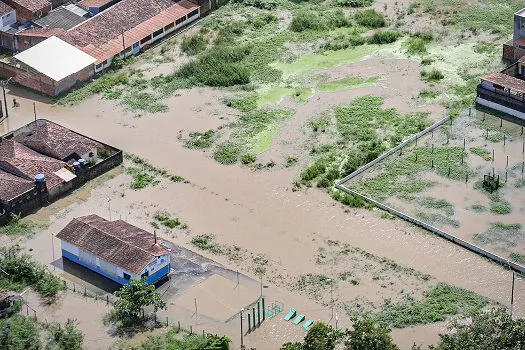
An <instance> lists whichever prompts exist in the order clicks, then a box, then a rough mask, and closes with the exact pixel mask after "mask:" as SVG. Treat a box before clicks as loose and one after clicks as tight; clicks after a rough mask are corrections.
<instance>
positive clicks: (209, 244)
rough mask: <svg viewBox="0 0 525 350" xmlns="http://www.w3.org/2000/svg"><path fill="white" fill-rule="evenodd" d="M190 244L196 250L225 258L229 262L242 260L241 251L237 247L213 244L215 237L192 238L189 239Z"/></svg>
mask: <svg viewBox="0 0 525 350" xmlns="http://www.w3.org/2000/svg"><path fill="white" fill-rule="evenodd" d="M191 243H192V244H193V245H194V246H196V247H197V248H199V249H201V250H204V251H208V252H210V253H212V254H215V255H224V256H227V257H228V258H229V259H230V260H240V259H241V258H242V250H241V248H240V247H239V246H236V245H233V246H226V245H221V244H218V243H217V242H215V236H214V235H211V234H203V235H198V236H194V237H193V238H192V239H191Z"/></svg>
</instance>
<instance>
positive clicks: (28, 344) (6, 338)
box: [0, 315, 42, 350]
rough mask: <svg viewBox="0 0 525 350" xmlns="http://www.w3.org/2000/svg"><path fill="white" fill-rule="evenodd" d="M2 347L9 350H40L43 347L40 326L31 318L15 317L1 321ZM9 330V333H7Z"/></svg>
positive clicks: (0, 342)
mask: <svg viewBox="0 0 525 350" xmlns="http://www.w3.org/2000/svg"><path fill="white" fill-rule="evenodd" d="M0 327H2V330H3V331H2V332H0V345H1V346H0V347H1V348H3V349H9V350H39V349H40V348H41V347H42V342H41V340H40V335H39V331H38V324H37V322H36V321H34V320H33V319H31V318H29V317H24V316H21V315H13V316H11V317H9V318H6V319H2V320H0ZM6 330H7V331H6Z"/></svg>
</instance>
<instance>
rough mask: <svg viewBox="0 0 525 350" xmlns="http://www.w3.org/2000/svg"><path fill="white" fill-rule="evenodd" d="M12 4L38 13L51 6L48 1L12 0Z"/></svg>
mask: <svg viewBox="0 0 525 350" xmlns="http://www.w3.org/2000/svg"><path fill="white" fill-rule="evenodd" d="M10 1H11V2H12V3H14V4H17V5H19V6H21V7H25V8H26V9H28V10H29V11H31V12H38V11H41V10H43V9H45V8H46V7H47V6H49V5H51V2H49V1H48V0H10Z"/></svg>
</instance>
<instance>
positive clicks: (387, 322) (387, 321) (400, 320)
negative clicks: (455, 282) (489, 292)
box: [372, 283, 489, 328]
mask: <svg viewBox="0 0 525 350" xmlns="http://www.w3.org/2000/svg"><path fill="white" fill-rule="evenodd" d="M488 304H489V300H488V299H486V298H484V297H482V296H479V295H477V294H475V293H473V292H471V291H468V290H465V289H462V288H458V287H454V286H451V285H448V284H445V283H439V284H438V285H436V286H435V287H433V288H432V289H430V290H429V291H428V292H426V293H425V296H424V297H423V299H421V300H415V299H413V298H412V297H410V296H406V297H405V300H403V301H402V302H399V303H391V302H389V301H388V300H387V302H386V303H385V304H384V305H383V307H382V310H381V311H380V312H379V313H377V314H374V315H372V319H374V320H376V321H377V322H378V323H379V324H380V325H384V326H391V327H395V328H404V327H408V326H413V325H417V324H427V323H434V322H440V321H444V320H446V319H447V317H449V316H453V315H457V314H462V315H465V316H473V315H475V314H476V313H478V312H479V311H481V310H482V309H483V308H484V307H485V306H487V305H488Z"/></svg>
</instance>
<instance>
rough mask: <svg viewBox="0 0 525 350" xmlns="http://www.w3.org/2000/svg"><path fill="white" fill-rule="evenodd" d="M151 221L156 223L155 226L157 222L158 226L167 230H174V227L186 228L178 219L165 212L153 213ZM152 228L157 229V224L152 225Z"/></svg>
mask: <svg viewBox="0 0 525 350" xmlns="http://www.w3.org/2000/svg"><path fill="white" fill-rule="evenodd" d="M153 219H155V221H156V222H154V223H155V224H156V223H157V222H158V223H159V224H161V225H162V226H165V227H167V228H176V227H180V228H187V225H186V224H183V223H182V222H181V221H180V220H179V219H178V218H175V217H172V216H171V215H170V213H168V212H165V211H164V212H158V213H155V215H154V216H153ZM152 226H153V227H155V228H158V224H157V225H154V224H153V223H152Z"/></svg>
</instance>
